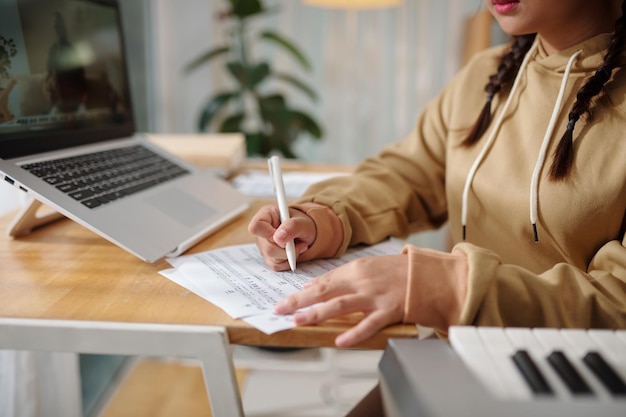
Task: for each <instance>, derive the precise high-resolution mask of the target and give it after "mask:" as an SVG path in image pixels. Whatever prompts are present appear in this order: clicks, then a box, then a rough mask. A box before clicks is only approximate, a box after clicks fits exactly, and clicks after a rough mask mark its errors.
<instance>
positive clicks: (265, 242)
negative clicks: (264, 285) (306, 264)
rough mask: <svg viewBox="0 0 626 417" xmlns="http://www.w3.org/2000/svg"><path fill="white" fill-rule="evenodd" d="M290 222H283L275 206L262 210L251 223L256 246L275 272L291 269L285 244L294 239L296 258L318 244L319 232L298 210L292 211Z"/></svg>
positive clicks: (309, 219) (307, 217) (265, 207)
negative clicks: (316, 242) (314, 243)
mask: <svg viewBox="0 0 626 417" xmlns="http://www.w3.org/2000/svg"><path fill="white" fill-rule="evenodd" d="M289 216H290V219H289V220H287V221H286V222H285V223H282V224H281V222H280V213H279V211H278V207H276V206H264V207H262V208H261V209H260V210H259V211H258V212H257V213H256V214H255V215H254V217H253V218H252V220H250V223H249V224H248V231H249V232H250V233H251V234H253V235H255V236H256V237H257V241H256V244H257V246H258V247H259V250H260V251H261V255H262V256H263V259H264V260H265V263H266V264H267V265H268V266H269V267H270V268H272V269H273V270H275V271H285V270H288V269H289V263H288V262H287V254H286V252H285V245H286V244H287V242H289V241H290V240H292V239H293V240H294V243H295V246H296V255H300V254H302V253H304V252H306V250H307V249H308V248H309V246H311V245H312V244H313V242H315V239H316V238H317V230H316V227H315V223H314V222H313V219H311V218H310V217H309V216H307V215H306V214H305V213H303V212H301V211H300V210H296V209H292V208H290V209H289Z"/></svg>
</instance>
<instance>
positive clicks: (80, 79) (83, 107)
mask: <svg viewBox="0 0 626 417" xmlns="http://www.w3.org/2000/svg"><path fill="white" fill-rule="evenodd" d="M0 3H2V11H3V12H2V13H0V137H1V138H3V139H7V138H9V137H10V138H12V139H13V138H19V137H23V138H26V139H28V138H31V137H33V136H36V134H37V132H40V131H46V132H48V133H49V132H52V133H54V132H55V131H59V132H61V131H63V132H65V133H67V132H71V131H83V132H84V131H86V130H90V129H92V130H96V129H97V130H98V131H102V130H103V129H105V130H106V129H107V128H108V129H119V128H120V127H127V128H133V126H132V125H133V121H132V120H133V119H132V112H131V105H130V99H129V97H130V92H129V91H128V80H127V79H126V74H127V73H126V71H125V65H126V63H125V62H124V58H123V57H124V54H123V50H122V48H123V47H122V45H123V43H122V39H121V36H122V34H121V33H120V30H119V21H118V19H119V16H118V14H117V11H116V9H115V8H111V7H109V6H107V4H106V2H102V3H98V2H86V1H81V0H48V1H45V2H42V1H38V2H32V1H31V0H0ZM38 142H39V141H38ZM13 145H14V144H13ZM11 147H12V148H13V149H14V150H15V151H16V152H18V153H19V152H20V151H19V149H20V148H22V147H20V146H11ZM56 147H57V146H51V147H50V149H55V148H56ZM29 150H30V151H31V152H32V148H31V149H29ZM44 150H46V149H44ZM4 153H5V151H3V154H4ZM3 156H4V157H7V156H18V155H6V154H4V155H3Z"/></svg>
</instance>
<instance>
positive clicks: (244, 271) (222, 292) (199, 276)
mask: <svg viewBox="0 0 626 417" xmlns="http://www.w3.org/2000/svg"><path fill="white" fill-rule="evenodd" d="M400 249H401V246H400V244H399V243H397V242H395V241H385V242H383V243H379V244H377V245H373V246H363V247H358V248H353V249H350V250H348V251H347V252H346V254H345V255H344V256H342V257H341V258H340V259H322V260H317V261H312V262H304V263H298V269H297V270H296V271H295V272H291V271H284V272H276V271H273V270H271V269H269V268H268V267H267V266H266V265H265V261H264V260H263V257H262V256H261V254H260V252H259V250H258V248H257V247H256V245H254V244H247V245H238V246H229V247H225V248H221V249H216V250H211V251H207V252H202V253H198V254H193V255H186V256H181V257H178V258H170V259H168V262H169V263H170V264H171V265H172V266H173V268H172V269H167V270H164V271H160V274H161V275H163V276H164V277H166V278H168V279H170V280H172V281H174V282H176V283H177V284H178V285H180V286H182V287H185V288H186V289H188V290H189V291H191V292H193V293H195V294H196V295H198V296H200V297H202V298H204V299H206V300H208V301H210V302H211V303H213V304H215V305H216V306H218V307H220V308H221V309H222V310H224V311H225V312H226V313H227V314H228V315H230V316H231V317H233V318H237V319H242V320H245V321H246V322H247V323H249V324H250V325H252V326H254V327H256V328H257V329H259V330H261V331H263V332H264V333H267V334H271V333H274V332H277V331H280V330H285V329H289V328H292V327H294V324H293V321H292V319H291V317H290V316H279V315H277V314H274V312H273V310H274V304H276V303H277V302H278V301H280V300H282V299H283V298H285V297H287V296H289V295H291V294H294V293H296V292H298V291H300V290H302V288H303V285H304V283H305V282H306V281H308V280H310V279H311V278H314V277H317V276H319V275H322V274H323V273H324V272H326V271H329V270H331V269H333V268H336V267H337V266H339V265H342V264H344V263H347V262H349V261H351V260H354V259H357V258H361V257H366V256H378V255H389V254H397V253H400Z"/></svg>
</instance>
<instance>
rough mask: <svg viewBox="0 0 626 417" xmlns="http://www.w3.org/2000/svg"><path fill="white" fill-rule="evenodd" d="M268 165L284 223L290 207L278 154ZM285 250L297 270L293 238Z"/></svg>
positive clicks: (292, 268)
mask: <svg viewBox="0 0 626 417" xmlns="http://www.w3.org/2000/svg"><path fill="white" fill-rule="evenodd" d="M267 166H268V168H269V171H270V177H271V178H272V183H273V184H274V192H275V193H276V200H277V201H278V211H279V213H280V222H281V223H284V222H286V221H287V220H289V207H287V196H286V195H285V184H284V183H283V172H282V170H281V169H280V159H279V158H278V157H277V156H272V157H271V158H269V159H268V160H267ZM285 252H287V261H288V262H289V267H290V268H291V270H292V271H295V270H296V247H295V245H294V243H293V240H290V241H289V242H287V244H286V245H285Z"/></svg>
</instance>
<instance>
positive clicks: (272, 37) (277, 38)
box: [260, 30, 311, 71]
mask: <svg viewBox="0 0 626 417" xmlns="http://www.w3.org/2000/svg"><path fill="white" fill-rule="evenodd" d="M260 36H261V39H265V40H268V41H271V42H274V43H275V44H276V45H279V46H282V47H283V48H284V49H285V50H286V51H287V52H289V53H290V54H291V55H292V56H293V57H294V58H295V59H296V60H297V61H298V62H299V63H300V64H301V65H302V67H303V68H304V69H306V70H308V71H310V70H311V64H310V63H309V60H308V59H307V58H306V56H304V54H303V53H302V52H301V51H300V49H299V48H298V47H297V46H296V45H295V44H294V43H292V42H291V41H289V40H287V39H286V38H285V37H284V36H282V35H279V34H278V33H276V32H273V31H269V30H266V31H264V32H262V33H261V35H260Z"/></svg>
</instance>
